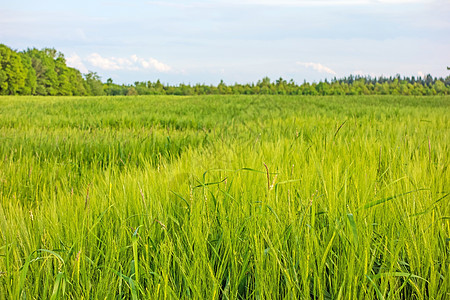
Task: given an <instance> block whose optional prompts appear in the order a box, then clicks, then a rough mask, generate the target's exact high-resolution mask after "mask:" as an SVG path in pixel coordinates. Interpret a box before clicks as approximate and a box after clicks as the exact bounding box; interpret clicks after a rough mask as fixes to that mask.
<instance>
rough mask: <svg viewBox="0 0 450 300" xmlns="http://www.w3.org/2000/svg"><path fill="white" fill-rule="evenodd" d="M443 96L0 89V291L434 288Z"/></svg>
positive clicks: (398, 292) (445, 110) (87, 294)
mask: <svg viewBox="0 0 450 300" xmlns="http://www.w3.org/2000/svg"><path fill="white" fill-rule="evenodd" d="M449 118H450V97H449V96H436V97H395V96H365V97H361V96H355V97H348V96H347V97H294V96H292V97H288V96H195V97H170V96H154V97H150V96H147V97H119V98H108V97H100V98H94V97H91V98H76V97H68V98H63V97H54V98H52V97H47V98H36V97H1V98H0V299H60V298H64V299H187V298H192V299H239V298H244V299H269V298H277V299H310V298H313V299H445V298H449V297H450V294H449V291H450V278H449V264H450V261H449V253H450V250H449V249H450V248H449V247H450V245H449V238H450V205H449V199H450V197H449V196H448V195H449V190H450V186H449V178H450V171H449V169H448V167H449V153H450V149H449V148H450V119H449Z"/></svg>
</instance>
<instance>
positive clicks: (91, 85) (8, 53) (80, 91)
mask: <svg viewBox="0 0 450 300" xmlns="http://www.w3.org/2000/svg"><path fill="white" fill-rule="evenodd" d="M102 94H103V85H102V83H101V81H100V78H99V77H98V76H97V75H96V74H95V73H89V74H86V75H85V76H84V78H83V76H82V75H81V73H80V71H78V70H76V69H74V68H70V67H68V66H67V65H66V60H65V58H64V55H63V54H62V53H60V52H57V51H56V50H55V49H49V48H46V49H43V50H38V49H35V48H33V49H27V50H26V51H22V52H17V51H14V50H12V49H10V48H9V47H7V46H5V45H2V44H0V95H43V96H55V95H63V96H64V95H67V96H69V95H75V96H84V95H102Z"/></svg>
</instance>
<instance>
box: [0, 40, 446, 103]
mask: <svg viewBox="0 0 450 300" xmlns="http://www.w3.org/2000/svg"><path fill="white" fill-rule="evenodd" d="M216 94H222V95H233V94H244V95H258V94H270V95H449V94H450V76H447V77H446V78H445V79H444V78H436V77H432V76H431V75H426V76H425V77H401V76H400V75H397V76H395V77H370V76H353V75H350V76H348V77H345V78H340V79H337V78H334V79H333V80H331V81H327V80H324V81H320V82H318V83H315V82H314V83H309V82H306V81H305V82H303V83H302V84H297V83H296V82H294V80H292V79H291V80H289V81H287V80H285V79H283V78H279V79H277V80H275V81H271V80H270V79H269V78H268V77H265V78H263V79H261V80H259V81H258V82H257V83H248V84H239V83H235V84H233V85H227V84H225V83H224V82H223V81H221V82H220V83H219V84H218V85H206V84H195V85H191V84H184V83H182V84H178V85H169V84H162V83H161V82H160V81H159V80H157V81H154V82H152V81H147V82H135V83H134V84H116V83H114V82H113V80H112V79H108V80H107V81H106V82H105V83H102V82H101V80H100V77H99V76H98V75H97V74H96V73H94V72H89V73H87V74H84V75H83V74H81V72H80V71H78V70H77V69H74V68H71V67H68V66H67V64H66V60H65V58H64V55H63V54H62V53H60V52H57V51H56V50H55V49H50V48H44V49H42V50H38V49H36V48H33V49H27V50H25V51H20V52H19V51H14V50H12V49H11V48H9V47H7V46H5V45H2V44H0V95H44V96H46V95H50V96H57V95H62V96H69V95H74V96H88V95H94V96H95V95H111V96H115V95H128V96H129V95H216Z"/></svg>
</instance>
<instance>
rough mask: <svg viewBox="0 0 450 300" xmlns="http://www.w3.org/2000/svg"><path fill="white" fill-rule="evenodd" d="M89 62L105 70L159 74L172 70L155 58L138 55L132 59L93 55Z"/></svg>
mask: <svg viewBox="0 0 450 300" xmlns="http://www.w3.org/2000/svg"><path fill="white" fill-rule="evenodd" d="M87 61H88V62H89V63H90V64H91V65H93V66H94V67H98V68H100V69H103V70H129V71H139V70H156V71H159V72H169V71H171V70H172V68H171V67H170V66H169V65H166V64H164V63H162V62H160V61H158V60H156V59H154V58H149V59H145V58H142V57H138V56H137V55H136V54H133V55H131V56H130V57H109V58H106V57H102V56H101V55H100V54H98V53H92V54H91V55H89V56H88V58H87Z"/></svg>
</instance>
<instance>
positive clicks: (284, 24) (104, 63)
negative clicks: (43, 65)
mask: <svg viewBox="0 0 450 300" xmlns="http://www.w3.org/2000/svg"><path fill="white" fill-rule="evenodd" d="M0 43H2V44H5V45H7V46H9V47H11V48H13V49H15V50H25V49H27V48H34V47H35V48H38V49H42V48H45V47H49V48H55V49H56V50H58V51H60V52H62V53H63V54H64V56H65V58H66V61H67V64H68V65H69V66H72V67H75V68H77V69H79V70H80V71H81V72H82V73H87V72H88V71H92V72H96V73H97V74H98V75H99V76H100V77H101V78H102V80H103V81H106V80H107V79H108V78H111V79H112V80H113V81H114V82H116V83H129V84H131V83H134V82H135V81H149V80H150V81H156V80H157V79H160V80H161V82H164V83H169V84H179V83H186V84H187V83H190V84H195V83H205V84H217V83H219V82H220V80H224V82H225V83H229V84H234V83H236V82H237V83H251V82H257V81H258V80H260V79H261V78H263V77H265V76H268V77H269V78H271V79H272V80H276V79H278V78H280V77H282V78H283V79H286V80H290V79H293V80H294V81H295V82H297V83H302V82H303V81H305V80H306V81H308V82H318V81H320V80H324V79H332V78H334V77H337V78H341V77H344V76H349V75H350V74H353V75H370V76H372V77H373V76H381V75H383V76H395V75H396V74H400V75H402V76H416V77H417V76H424V75H426V74H431V75H432V76H436V77H446V76H448V75H449V74H450V73H449V71H447V68H446V67H447V66H450V0H334V1H331V0H314V1H313V0H296V1H294V0H278V1H275V0H211V1H204V0H203V1H202V0H197V1H182V0H167V1H145V0H128V1H96V0H77V1H65V0H58V1H45V0H42V1H35V0H34V1H31V0H20V1H11V0H0Z"/></svg>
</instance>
